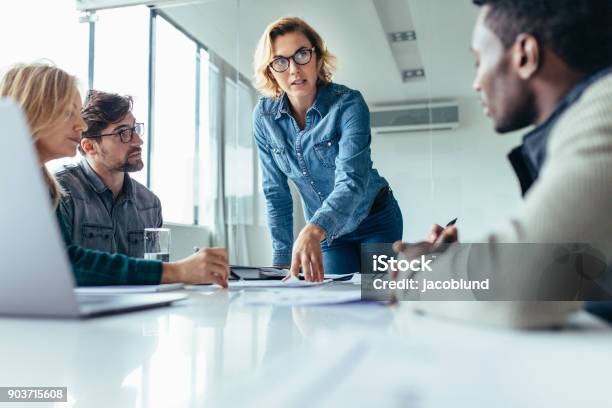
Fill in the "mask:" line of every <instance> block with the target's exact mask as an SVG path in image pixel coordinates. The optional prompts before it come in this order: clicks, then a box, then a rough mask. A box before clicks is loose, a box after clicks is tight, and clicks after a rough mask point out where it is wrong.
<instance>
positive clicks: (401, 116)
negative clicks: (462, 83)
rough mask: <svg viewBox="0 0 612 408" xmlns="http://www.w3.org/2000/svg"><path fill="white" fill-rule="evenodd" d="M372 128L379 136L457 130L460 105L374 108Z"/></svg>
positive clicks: (408, 105) (426, 104) (441, 103)
mask: <svg viewBox="0 0 612 408" xmlns="http://www.w3.org/2000/svg"><path fill="white" fill-rule="evenodd" d="M370 126H371V127H372V131H373V132H375V133H378V134H382V133H403V132H419V131H430V130H448V129H456V128H458V127H459V104H458V103H457V101H445V102H429V103H415V104H401V105H392V106H384V107H373V108H370Z"/></svg>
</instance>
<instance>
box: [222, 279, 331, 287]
mask: <svg viewBox="0 0 612 408" xmlns="http://www.w3.org/2000/svg"><path fill="white" fill-rule="evenodd" d="M328 282H331V279H325V280H324V281H323V282H307V281H303V280H300V279H297V278H295V279H289V280H287V281H285V282H283V281H282V280H253V281H251V280H241V281H230V282H229V287H230V288H245V289H246V288H275V289H278V288H308V287H313V286H321V285H324V284H326V283H328Z"/></svg>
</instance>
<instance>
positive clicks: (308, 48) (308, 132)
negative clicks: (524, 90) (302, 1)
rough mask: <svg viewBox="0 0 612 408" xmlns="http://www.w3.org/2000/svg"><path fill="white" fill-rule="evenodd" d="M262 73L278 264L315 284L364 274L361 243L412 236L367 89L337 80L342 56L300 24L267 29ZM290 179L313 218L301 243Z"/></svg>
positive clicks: (261, 126) (259, 110)
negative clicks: (378, 153) (375, 135)
mask: <svg viewBox="0 0 612 408" xmlns="http://www.w3.org/2000/svg"><path fill="white" fill-rule="evenodd" d="M254 68H255V77H256V87H257V88H258V89H259V91H260V92H261V93H262V94H263V95H264V97H263V98H261V99H260V101H259V103H258V104H257V106H256V107H255V111H254V113H253V122H254V131H255V140H256V142H257V146H258V149H259V157H260V162H261V167H262V175H263V190H264V194H265V196H266V201H267V213H268V224H269V228H270V232H271V234H272V241H273V263H274V265H275V266H282V267H289V266H290V270H291V274H292V275H297V274H298V273H299V270H300V267H301V268H302V269H303V272H304V275H305V278H306V279H307V280H311V281H322V280H323V276H324V272H327V273H333V274H342V273H351V272H357V271H359V270H360V247H361V244H363V243H391V242H394V241H396V240H399V239H401V237H402V214H401V211H400V209H399V206H398V204H397V201H396V200H395V198H394V197H393V194H392V193H391V189H390V187H389V184H388V182H387V180H385V179H384V178H383V177H381V176H380V175H379V174H378V171H377V170H376V169H374V168H373V166H372V160H371V157H370V143H371V132H370V112H369V110H368V106H367V105H366V103H365V101H364V99H363V97H362V96H361V94H360V93H359V92H358V91H355V90H352V89H349V88H347V87H346V86H343V85H339V84H335V83H332V82H331V77H332V71H333V68H334V57H333V55H332V54H331V53H330V52H329V51H328V49H327V47H326V45H325V43H324V42H323V40H322V39H321V37H320V36H319V34H318V33H317V32H316V31H315V30H314V29H312V27H310V26H309V25H308V24H307V23H306V22H304V21H303V20H301V19H299V18H295V17H287V18H282V19H280V20H277V21H275V22H274V23H272V24H270V25H269V26H268V27H267V28H266V30H265V32H264V33H263V35H262V37H261V39H260V41H259V44H258V46H257V50H256V52H255V58H254ZM364 74H365V73H364ZM288 179H290V180H291V181H292V182H293V183H294V184H295V186H296V187H297V189H298V191H299V193H300V196H301V198H302V202H303V204H304V215H305V218H306V219H307V220H308V223H307V225H306V226H305V227H304V228H303V229H302V230H301V231H300V233H299V235H298V237H297V239H296V240H295V242H293V202H292V198H291V193H290V190H289V185H288V183H287V180H288Z"/></svg>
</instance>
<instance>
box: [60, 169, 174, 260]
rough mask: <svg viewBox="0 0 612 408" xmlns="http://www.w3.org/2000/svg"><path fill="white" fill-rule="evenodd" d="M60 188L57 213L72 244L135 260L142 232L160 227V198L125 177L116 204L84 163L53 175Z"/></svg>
mask: <svg viewBox="0 0 612 408" xmlns="http://www.w3.org/2000/svg"><path fill="white" fill-rule="evenodd" d="M55 176H56V178H57V180H58V182H59V183H60V185H61V186H62V187H63V189H64V191H65V195H64V196H63V197H62V201H61V202H60V206H59V208H58V212H59V214H60V216H61V217H62V219H63V221H64V223H65V224H66V227H67V230H68V232H69V233H70V234H72V235H71V236H70V238H71V241H72V242H73V243H74V244H76V245H79V246H82V247H85V248H90V249H97V250H99V251H104V252H111V253H121V254H124V255H128V256H131V257H134V258H142V257H143V255H144V236H143V234H144V229H145V228H158V227H161V226H162V223H163V221H162V211H161V203H160V201H159V198H157V196H156V195H155V194H153V193H152V192H151V191H150V190H148V189H147V188H146V187H144V186H143V185H142V184H140V183H138V182H137V181H135V180H132V178H131V177H130V176H129V175H128V174H127V173H125V179H124V182H123V190H122V192H121V194H120V195H119V196H118V197H117V199H116V200H113V193H112V191H110V189H109V188H108V187H107V186H106V185H104V183H103V182H102V180H101V179H100V177H99V176H98V175H97V174H96V173H95V172H94V170H93V169H92V168H91V166H90V165H89V163H88V162H87V160H86V159H84V158H83V159H81V160H80V161H79V163H73V164H68V165H65V166H63V168H62V169H61V170H59V171H58V172H56V174H55Z"/></svg>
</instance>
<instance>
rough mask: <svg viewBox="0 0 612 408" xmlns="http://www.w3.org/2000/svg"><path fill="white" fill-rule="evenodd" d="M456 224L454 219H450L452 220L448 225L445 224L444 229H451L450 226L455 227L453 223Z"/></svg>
mask: <svg viewBox="0 0 612 408" xmlns="http://www.w3.org/2000/svg"><path fill="white" fill-rule="evenodd" d="M456 222H457V219H456V218H455V219H452V220H450V221H449V223H448V224H446V227H444V228H448V227H451V226H453V225H455V223H456Z"/></svg>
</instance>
